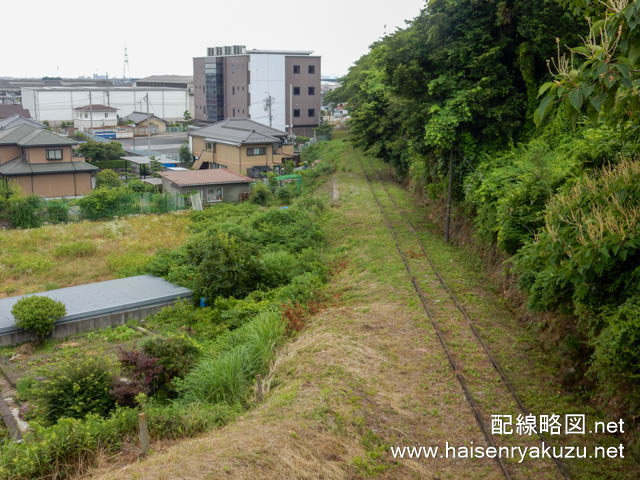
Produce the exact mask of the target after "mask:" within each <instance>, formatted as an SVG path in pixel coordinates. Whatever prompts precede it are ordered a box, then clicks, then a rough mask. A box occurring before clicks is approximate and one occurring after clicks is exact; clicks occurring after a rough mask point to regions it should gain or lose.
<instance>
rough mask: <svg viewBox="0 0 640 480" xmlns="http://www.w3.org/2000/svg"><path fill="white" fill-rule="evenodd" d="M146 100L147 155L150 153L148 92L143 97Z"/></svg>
mask: <svg viewBox="0 0 640 480" xmlns="http://www.w3.org/2000/svg"><path fill="white" fill-rule="evenodd" d="M145 98H146V99H147V155H149V154H150V153H151V124H150V123H149V119H150V117H149V92H147V94H146V95H145Z"/></svg>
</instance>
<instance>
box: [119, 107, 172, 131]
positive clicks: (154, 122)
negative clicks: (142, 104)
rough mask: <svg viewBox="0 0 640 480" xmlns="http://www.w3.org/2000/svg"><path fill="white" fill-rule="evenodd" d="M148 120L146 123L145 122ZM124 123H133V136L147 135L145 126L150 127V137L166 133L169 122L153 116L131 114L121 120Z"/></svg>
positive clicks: (140, 113)
mask: <svg viewBox="0 0 640 480" xmlns="http://www.w3.org/2000/svg"><path fill="white" fill-rule="evenodd" d="M147 119H148V122H147ZM123 120H124V121H125V122H132V123H133V132H134V135H135V136H144V135H147V134H148V131H147V126H148V125H150V126H151V135H156V134H158V133H164V132H166V131H167V125H169V122H167V121H166V120H164V119H162V118H160V117H156V116H155V115H154V114H152V113H151V114H149V115H147V114H146V113H143V112H133V113H130V114H129V115H127V116H126V117H124V118H123Z"/></svg>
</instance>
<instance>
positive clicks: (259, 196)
mask: <svg viewBox="0 0 640 480" xmlns="http://www.w3.org/2000/svg"><path fill="white" fill-rule="evenodd" d="M270 199H271V191H270V190H269V189H268V188H267V187H266V185H264V184H263V183H257V184H256V185H254V186H253V188H252V189H251V194H250V195H249V201H250V202H251V203H255V204H258V205H263V206H264V205H266V204H267V203H269V200H270Z"/></svg>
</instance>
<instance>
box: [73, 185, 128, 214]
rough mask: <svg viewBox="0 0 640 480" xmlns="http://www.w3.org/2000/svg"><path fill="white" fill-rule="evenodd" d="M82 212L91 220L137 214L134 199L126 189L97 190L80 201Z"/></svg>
mask: <svg viewBox="0 0 640 480" xmlns="http://www.w3.org/2000/svg"><path fill="white" fill-rule="evenodd" d="M78 206H79V207H80V212H81V214H82V216H83V217H84V218H87V219H89V220H100V219H108V218H113V217H118V216H123V215H128V214H131V213H135V212H136V208H135V207H136V206H135V203H134V198H133V195H132V194H131V192H130V191H129V190H128V189H127V188H125V187H118V188H105V187H103V188H97V189H95V190H93V191H92V192H91V193H90V194H89V195H86V196H85V197H82V198H81V199H79V200H78Z"/></svg>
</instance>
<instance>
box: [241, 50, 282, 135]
mask: <svg viewBox="0 0 640 480" xmlns="http://www.w3.org/2000/svg"><path fill="white" fill-rule="evenodd" d="M249 70H250V71H251V73H250V77H249V82H250V83H249V98H250V100H251V106H250V107H249V117H250V118H252V119H253V120H255V121H256V122H260V123H262V124H264V125H269V118H268V117H266V116H265V115H266V113H265V111H264V102H263V100H264V99H265V98H266V96H267V93H269V94H271V96H272V97H273V98H274V101H273V106H272V108H271V113H272V116H273V121H272V126H273V128H277V129H278V130H283V131H284V130H285V125H286V123H287V121H286V97H287V88H286V84H285V80H286V78H285V56H284V55H282V54H263V53H261V54H251V55H250V56H249Z"/></svg>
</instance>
